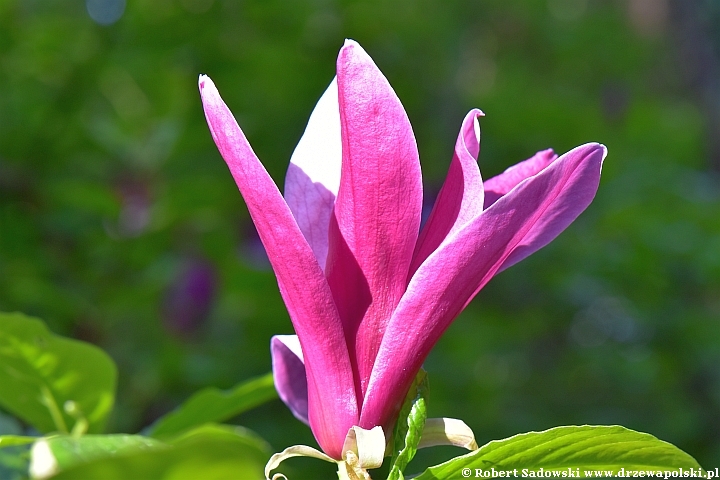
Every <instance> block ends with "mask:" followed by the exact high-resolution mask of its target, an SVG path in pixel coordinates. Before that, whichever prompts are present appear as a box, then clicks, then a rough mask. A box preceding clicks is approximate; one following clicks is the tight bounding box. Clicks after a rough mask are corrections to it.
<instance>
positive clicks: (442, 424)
mask: <svg viewBox="0 0 720 480" xmlns="http://www.w3.org/2000/svg"><path fill="white" fill-rule="evenodd" d="M437 445H451V446H453V447H461V448H465V449H467V450H471V451H472V450H477V449H478V444H477V442H476V441H475V434H474V433H473V431H472V429H471V428H470V427H468V426H467V424H466V423H465V422H463V421H462V420H457V419H455V418H428V419H427V420H426V421H425V428H423V432H422V436H421V437H420V443H419V444H418V448H427V447H434V446H437Z"/></svg>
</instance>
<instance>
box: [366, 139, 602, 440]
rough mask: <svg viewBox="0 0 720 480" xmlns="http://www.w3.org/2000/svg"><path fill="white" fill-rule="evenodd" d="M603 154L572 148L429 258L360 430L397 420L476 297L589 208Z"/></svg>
mask: <svg viewBox="0 0 720 480" xmlns="http://www.w3.org/2000/svg"><path fill="white" fill-rule="evenodd" d="M605 154H606V149H605V147H604V146H602V145H599V144H596V143H594V144H587V145H583V146H581V147H577V148H575V149H574V150H571V151H570V152H568V153H566V154H565V155H563V156H562V157H560V158H558V159H557V160H556V161H555V162H553V163H552V164H551V165H550V166H549V167H547V168H546V169H544V170H543V171H541V172H540V173H539V174H537V175H535V176H533V177H530V178H527V179H526V180H524V181H523V182H521V183H520V184H518V185H517V186H516V187H515V188H514V189H513V190H512V191H510V192H509V193H507V194H506V195H505V196H503V197H502V198H501V199H500V200H498V201H497V202H496V203H495V204H493V205H492V206H491V207H490V208H488V209H487V210H485V211H484V212H483V213H482V214H481V215H479V216H478V217H477V218H476V219H475V220H473V221H472V222H470V223H468V224H467V225H466V226H465V227H464V228H462V229H461V230H460V231H458V232H457V233H456V234H455V235H453V236H452V237H451V238H448V239H447V240H446V241H445V242H444V243H443V245H441V246H440V248H438V249H437V250H436V251H435V252H434V253H433V254H431V255H430V256H429V257H428V258H427V260H426V261H425V262H424V263H423V264H422V265H421V266H420V268H419V269H418V271H417V272H416V273H415V275H414V276H413V278H412V280H411V281H410V284H409V285H408V289H407V293H406V294H405V296H404V297H403V299H402V300H401V302H400V304H399V305H398V307H397V310H396V311H395V313H394V314H393V317H392V319H391V320H390V323H389V324H388V327H387V330H386V332H385V336H384V338H383V342H382V345H381V347H380V351H379V352H378V355H377V360H376V362H375V368H374V369H373V372H372V377H371V378H370V384H369V386H368V389H367V393H366V395H365V400H364V403H363V408H362V413H361V416H360V425H359V426H360V427H363V428H368V426H369V425H376V424H380V425H388V422H392V421H393V420H394V418H393V417H394V416H395V415H396V414H397V411H398V409H399V408H400V404H401V402H402V400H403V396H404V395H405V391H406V390H407V389H408V388H409V386H410V383H411V382H412V380H413V377H414V376H415V374H416V372H417V371H418V369H419V368H420V366H421V364H422V362H423V361H424V360H425V357H426V356H427V354H428V353H429V352H430V349H431V348H432V347H433V345H434V344H435V342H437V340H438V338H440V335H442V333H443V332H444V331H445V329H446V328H447V327H448V326H449V325H450V323H451V322H452V321H453V320H454V319H455V317H457V315H458V314H459V313H460V312H461V311H462V309H463V308H465V306H466V305H467V303H468V302H469V301H470V300H471V299H472V297H473V296H474V295H475V294H476V293H477V292H478V291H479V290H480V289H481V288H482V287H483V286H484V285H485V284H486V283H487V282H488V281H489V280H490V279H491V278H492V276H493V275H494V274H495V273H496V272H497V271H498V270H499V269H500V268H501V267H502V266H503V265H504V264H505V263H506V262H508V261H509V259H510V258H512V256H513V255H514V252H517V251H520V252H521V255H522V256H526V255H527V254H529V251H530V249H531V248H540V247H541V246H542V245H544V244H546V243H547V242H548V241H549V240H550V239H551V238H552V237H555V236H556V235H557V234H559V233H560V231H562V230H563V229H564V228H565V227H567V226H568V225H569V224H570V223H571V222H572V221H573V220H574V219H575V218H576V217H577V216H578V215H579V214H580V213H581V212H582V211H583V210H584V209H585V207H587V205H588V204H589V203H590V201H591V200H592V198H593V197H594V195H595V192H596V191H597V187H598V183H599V181H600V170H601V167H602V162H603V159H604V158H605Z"/></svg>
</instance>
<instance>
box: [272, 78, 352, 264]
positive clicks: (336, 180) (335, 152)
mask: <svg viewBox="0 0 720 480" xmlns="http://www.w3.org/2000/svg"><path fill="white" fill-rule="evenodd" d="M339 108H340V107H339V106H338V90H337V81H336V80H335V79H333V81H332V82H331V83H330V86H329V87H328V88H327V90H325V93H324V94H323V95H322V97H320V100H319V101H318V103H317V105H316V106H315V109H314V110H313V112H312V114H311V115H310V120H309V121H308V124H307V127H306V128H305V133H304V134H303V136H302V138H301V139H300V142H299V143H298V145H297V147H295V151H294V152H293V154H292V157H291V158H290V166H289V167H288V171H287V175H286V177H285V201H286V202H287V204H288V206H289V207H290V210H291V211H292V213H293V215H294V216H295V219H296V220H297V223H298V226H299V227H300V230H301V231H302V233H303V235H304V236H305V239H306V240H307V242H308V243H309V244H310V247H311V248H312V250H313V252H314V253H315V257H316V258H317V260H318V263H319V264H320V266H321V267H322V268H323V269H324V268H325V260H326V258H327V251H328V226H329V224H330V216H331V215H332V210H333V206H334V205H335V197H336V196H337V191H338V187H339V186H340V165H341V163H342V144H341V142H340V110H339Z"/></svg>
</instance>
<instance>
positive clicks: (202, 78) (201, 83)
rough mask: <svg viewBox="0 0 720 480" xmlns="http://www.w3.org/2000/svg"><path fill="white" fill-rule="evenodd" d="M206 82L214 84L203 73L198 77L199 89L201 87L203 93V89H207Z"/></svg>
mask: <svg viewBox="0 0 720 480" xmlns="http://www.w3.org/2000/svg"><path fill="white" fill-rule="evenodd" d="M206 81H210V82H212V80H210V77H208V76H207V75H205V74H204V73H201V74H200V76H199V77H198V87H200V91H201V92H202V90H203V88H205V82H206Z"/></svg>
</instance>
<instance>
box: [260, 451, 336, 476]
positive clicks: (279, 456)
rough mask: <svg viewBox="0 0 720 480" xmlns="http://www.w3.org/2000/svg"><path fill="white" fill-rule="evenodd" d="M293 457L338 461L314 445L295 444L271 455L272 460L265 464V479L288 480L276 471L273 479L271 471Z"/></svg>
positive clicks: (330, 461)
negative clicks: (282, 479) (313, 446)
mask: <svg viewBox="0 0 720 480" xmlns="http://www.w3.org/2000/svg"><path fill="white" fill-rule="evenodd" d="M292 457H311V458H317V459H320V460H324V461H326V462H329V463H337V461H336V460H335V459H334V458H332V457H329V456H327V455H325V454H324V453H323V452H321V451H319V450H316V449H314V448H312V447H308V446H307V445H293V446H292V447H288V448H286V449H285V450H283V451H282V452H280V453H276V454H275V455H273V456H272V457H270V460H268V462H267V464H265V480H277V479H280V478H284V479H286V480H287V477H286V476H285V475H283V474H282V473H276V474H275V475H273V476H272V479H271V478H270V472H272V471H273V470H275V469H276V468H277V467H279V466H280V464H281V463H282V462H284V461H285V460H287V459H288V458H292Z"/></svg>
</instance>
